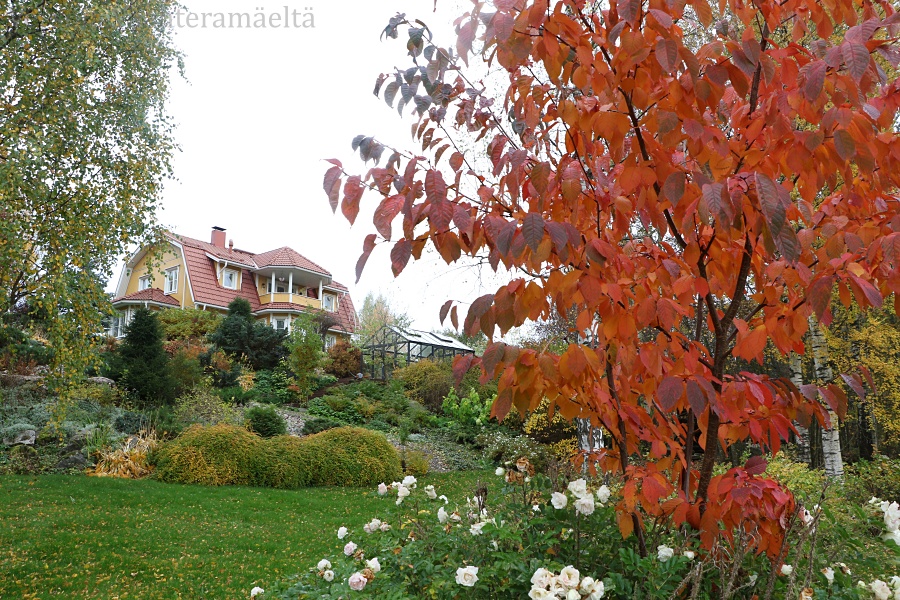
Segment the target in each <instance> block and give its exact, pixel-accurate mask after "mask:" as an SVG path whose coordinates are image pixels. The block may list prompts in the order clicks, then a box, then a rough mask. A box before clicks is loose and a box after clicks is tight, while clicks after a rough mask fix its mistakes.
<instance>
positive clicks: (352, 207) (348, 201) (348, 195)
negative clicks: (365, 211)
mask: <svg viewBox="0 0 900 600" xmlns="http://www.w3.org/2000/svg"><path fill="white" fill-rule="evenodd" d="M362 194H363V186H362V184H361V183H360V179H359V175H353V176H352V177H348V178H347V182H346V183H345V184H344V199H343V201H342V202H341V212H342V213H344V216H345V217H347V220H348V221H350V224H351V225H353V222H354V221H355V220H356V215H358V214H359V199H360V198H362Z"/></svg>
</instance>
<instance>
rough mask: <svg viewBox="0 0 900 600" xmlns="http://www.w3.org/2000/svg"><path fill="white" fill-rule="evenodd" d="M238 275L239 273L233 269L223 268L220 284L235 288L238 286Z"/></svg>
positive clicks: (230, 288)
mask: <svg viewBox="0 0 900 600" xmlns="http://www.w3.org/2000/svg"><path fill="white" fill-rule="evenodd" d="M238 276H239V273H238V272H237V271H235V270H234V269H225V270H224V271H223V272H222V286H223V287H226V288H228V289H229V290H236V289H237V288H238Z"/></svg>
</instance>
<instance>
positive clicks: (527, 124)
mask: <svg viewBox="0 0 900 600" xmlns="http://www.w3.org/2000/svg"><path fill="white" fill-rule="evenodd" d="M456 26H457V31H458V41H457V43H456V47H455V48H454V49H448V48H440V47H438V46H436V45H434V44H433V43H432V41H431V34H430V31H429V30H428V29H427V28H426V27H424V26H423V25H422V24H421V23H420V22H418V21H416V22H409V21H407V20H406V19H405V18H404V17H403V15H398V16H397V17H396V18H395V19H393V20H392V21H391V24H390V25H389V26H388V27H387V28H386V29H385V33H386V34H387V35H388V36H390V37H396V36H397V34H398V31H399V30H400V28H401V27H408V34H409V39H408V43H407V48H408V50H409V54H410V55H411V56H412V59H413V63H414V64H413V66H411V67H410V68H409V69H407V70H405V71H397V72H396V73H392V74H388V75H384V76H382V77H381V78H380V79H379V81H378V84H377V87H376V94H379V93H381V94H383V96H384V99H385V100H386V101H387V102H388V104H390V105H393V104H394V103H395V102H396V103H397V105H398V109H399V110H401V111H402V110H403V109H404V107H410V109H414V110H415V112H416V113H417V115H418V124H417V126H415V127H414V129H413V134H414V137H415V139H416V141H417V142H418V143H419V145H420V148H421V153H422V154H423V155H419V152H420V150H419V149H418V148H417V149H416V150H415V151H413V152H410V153H404V152H400V151H391V150H388V152H392V153H391V154H390V156H389V158H388V160H387V161H386V163H385V164H384V165H383V166H379V164H378V163H379V160H380V158H381V157H382V155H383V153H384V151H385V148H384V147H383V146H382V145H381V144H379V143H378V141H377V140H374V139H372V138H367V137H363V136H360V137H358V138H357V139H356V140H354V148H358V149H359V151H360V154H361V155H362V157H363V158H364V159H365V160H369V159H373V160H375V162H376V166H375V167H373V168H372V169H371V170H370V171H369V172H368V173H367V174H365V175H364V176H358V175H352V176H351V175H349V174H348V173H346V172H345V171H344V169H343V167H342V165H341V163H340V162H339V161H337V160H332V161H330V162H331V163H332V164H333V165H334V166H333V167H331V168H330V169H329V170H328V172H327V174H326V175H325V190H326V192H327V193H328V196H329V199H330V201H331V204H332V207H334V208H335V209H336V208H337V207H338V205H339V204H340V207H341V210H342V212H343V214H344V215H345V216H346V217H347V218H348V219H349V220H350V221H351V222H353V221H354V219H355V218H356V216H357V214H358V211H359V205H360V201H361V198H362V197H363V195H364V192H367V197H372V198H373V201H375V200H376V199H377V201H378V202H379V204H378V207H377V209H376V210H375V218H374V224H375V229H376V230H377V232H378V234H377V235H376V234H371V235H369V236H368V237H367V238H366V240H365V245H364V248H363V254H362V257H361V258H360V261H359V263H358V265H357V274H359V272H360V270H361V269H362V267H363V265H364V264H365V261H366V259H367V258H368V256H369V254H370V252H371V251H372V249H373V247H374V246H375V244H376V243H379V242H389V243H391V244H392V249H391V252H390V256H391V262H392V268H393V271H394V273H395V274H399V273H400V272H401V271H402V270H403V268H404V267H405V266H406V264H407V263H408V261H409V260H410V258H411V257H412V258H419V257H420V256H421V254H422V252H423V251H424V250H425V248H426V246H428V245H429V244H431V245H432V246H433V247H434V248H435V249H436V250H437V251H438V252H439V253H440V255H441V256H442V257H443V258H444V259H445V260H446V261H447V262H448V263H451V262H454V261H456V260H458V259H460V257H461V256H462V255H467V256H472V257H481V258H486V259H487V261H489V262H490V264H491V266H493V268H494V269H498V268H499V267H500V265H503V266H504V267H505V269H506V270H508V272H509V273H510V281H509V283H508V284H506V285H503V286H501V287H500V288H499V289H498V290H497V291H496V292H495V293H493V294H488V295H485V296H482V297H481V298H478V299H477V300H475V301H474V302H473V303H472V304H471V306H469V308H468V312H467V314H466V316H465V320H464V323H463V328H464V330H465V331H466V332H467V333H473V332H476V331H478V330H481V331H483V332H484V333H485V334H486V335H488V336H489V337H493V336H495V334H496V332H497V331H499V332H500V333H501V334H502V333H505V332H507V331H508V330H509V329H510V328H512V327H515V326H519V325H522V324H523V323H526V322H527V321H529V320H534V319H538V318H546V317H548V316H549V315H550V314H551V312H552V311H553V310H556V311H558V312H559V313H560V314H562V315H564V316H567V317H571V316H574V320H575V323H576V324H577V330H578V331H579V334H580V335H579V340H581V343H578V344H572V345H570V346H569V347H568V348H567V349H566V350H565V351H564V352H563V353H562V354H555V353H552V352H550V351H541V350H539V349H538V350H534V349H520V348H515V347H512V346H509V345H506V344H504V343H503V342H494V343H491V344H490V345H489V346H488V348H487V350H486V351H485V352H484V355H483V357H482V358H480V359H473V358H472V357H466V358H465V359H464V360H461V361H458V364H457V368H458V369H459V370H463V369H465V368H468V367H469V366H471V364H474V363H480V365H481V367H482V368H483V370H484V374H485V376H487V377H493V376H496V375H498V374H499V378H500V379H499V382H500V383H499V395H498V398H497V401H496V404H495V405H494V409H493V412H494V414H495V415H497V416H498V417H501V418H502V417H503V416H504V415H505V414H506V413H507V412H508V411H509V410H511V409H512V408H513V407H515V408H517V409H518V410H520V411H524V410H533V409H534V408H536V407H537V405H538V403H539V402H540V401H541V399H542V398H544V397H546V398H549V399H550V400H551V405H552V407H553V410H558V411H559V412H561V413H562V414H563V415H564V416H566V417H569V418H573V417H588V418H591V419H592V420H593V421H594V422H595V424H602V425H603V426H604V427H605V428H606V429H607V430H608V431H609V433H610V434H611V437H612V438H613V440H614V444H613V447H611V448H609V449H607V450H605V451H604V452H603V453H602V456H600V457H598V459H599V460H600V463H601V465H602V467H603V468H604V469H607V470H618V471H621V472H622V473H623V474H624V476H625V481H626V484H625V488H624V499H623V500H622V501H621V503H620V504H619V506H618V507H617V508H618V512H619V526H620V529H621V530H622V533H623V535H625V536H628V535H630V534H632V533H635V534H636V535H637V536H638V541H639V543H640V545H641V549H642V550H643V551H644V552H646V550H645V549H644V548H643V536H642V534H641V532H642V529H643V527H644V525H643V522H644V519H646V518H647V517H648V516H649V517H660V516H667V517H672V518H674V520H675V522H676V523H682V522H689V523H690V524H691V525H692V526H694V527H695V528H697V529H699V530H700V531H701V537H702V539H703V542H704V543H705V544H706V545H707V547H709V546H710V545H711V544H712V543H713V541H714V540H715V539H716V537H717V536H718V535H719V534H720V532H721V533H723V534H724V535H726V536H729V535H731V533H732V532H733V531H734V530H735V528H740V527H744V528H745V529H749V528H752V529H753V532H752V533H753V535H752V536H751V537H752V539H754V540H756V547H757V549H758V550H759V551H768V552H770V553H772V554H775V553H777V551H778V548H779V546H780V543H781V540H782V537H783V531H784V528H785V526H786V523H787V522H788V520H789V519H790V517H791V515H792V512H793V511H794V510H795V505H794V500H793V498H792V497H791V495H790V493H789V492H788V491H787V490H785V489H783V488H781V487H780V486H778V485H776V484H775V483H774V482H773V481H771V480H768V479H765V478H764V477H762V474H763V472H764V469H765V462H764V461H762V460H751V462H749V463H747V464H746V465H744V466H743V467H741V468H733V469H731V470H730V471H728V472H727V473H726V474H724V475H720V476H716V477H714V476H713V467H714V465H715V464H716V461H717V457H718V456H719V455H720V452H719V450H720V449H723V450H724V449H727V448H728V447H729V446H730V445H732V444H733V443H735V442H737V441H742V440H747V441H752V442H754V443H756V444H758V445H759V446H760V447H761V448H763V449H764V450H770V451H777V450H778V449H779V446H780V444H781V443H782V442H783V441H784V440H786V439H788V436H789V432H790V431H791V429H792V427H793V425H792V423H793V422H795V421H797V422H800V423H809V421H810V420H811V419H817V420H818V421H819V422H820V423H822V424H823V425H825V426H836V425H837V424H836V423H830V420H829V418H828V414H827V408H830V409H832V410H834V411H835V412H837V413H841V412H842V411H843V410H844V408H845V406H846V397H845V396H844V395H843V393H842V392H841V390H840V389H839V388H838V387H837V386H836V385H834V384H833V383H827V382H826V383H823V384H821V385H813V386H804V387H803V389H801V390H798V389H797V388H796V387H795V386H794V385H793V384H792V383H791V382H790V381H787V380H776V379H773V378H770V377H767V376H766V375H760V374H753V373H749V372H747V371H745V370H742V369H741V368H740V365H741V364H742V363H743V364H746V361H753V360H760V361H761V359H762V353H763V349H764V347H765V346H766V344H767V343H771V344H772V345H773V346H774V348H776V349H777V350H778V351H779V352H781V353H782V354H785V355H787V354H788V353H790V352H792V351H793V352H800V353H802V352H803V351H804V345H803V341H802V340H803V335H804V334H805V333H806V330H807V327H808V319H807V318H808V316H809V315H810V314H812V313H814V314H815V315H816V317H817V318H818V319H820V320H821V321H822V322H824V323H826V324H827V322H828V320H829V318H830V315H829V305H830V299H831V296H832V292H833V291H836V292H837V293H838V295H839V297H840V299H841V301H842V302H844V303H845V304H849V303H850V302H851V300H852V299H855V300H856V302H857V303H858V304H859V305H860V306H861V307H869V306H879V305H880V304H881V303H882V299H883V298H884V297H886V296H888V295H890V294H892V293H894V292H896V291H898V286H900V271H898V268H900V204H898V196H897V193H898V187H900V135H898V133H897V111H898V105H900V84H898V80H897V78H896V75H895V73H896V71H894V70H893V69H894V68H896V66H897V63H898V59H900V52H898V48H897V41H896V37H895V36H897V34H898V26H900V15H898V14H897V13H896V12H895V8H893V7H892V5H891V2H890V1H889V0H883V1H873V0H856V1H852V0H833V1H832V2H818V1H816V0H755V1H754V2H752V3H746V2H743V1H742V0H719V2H718V3H717V4H716V5H714V6H713V5H711V4H710V3H709V1H708V0H690V3H689V4H686V2H685V0H618V1H614V2H612V5H610V4H609V3H588V2H585V1H584V0H560V1H556V2H552V3H551V2H549V1H548V0H542V1H541V0H537V1H535V0H494V2H493V6H488V5H486V4H485V3H483V2H480V1H476V2H474V4H473V7H472V9H471V10H470V11H469V12H468V13H466V14H465V15H463V16H462V17H461V18H460V19H458V21H457V22H456ZM472 57H474V58H475V59H477V60H483V61H487V62H488V63H490V64H491V65H493V66H494V68H496V67H498V66H499V68H501V69H502V70H503V71H504V72H505V73H506V74H507V75H508V80H506V81H505V83H504V85H506V89H505V93H504V95H503V97H502V98H496V99H495V98H491V97H490V96H489V95H488V94H487V93H486V92H485V88H484V86H483V85H481V84H480V83H479V82H474V81H470V80H469V79H467V77H466V74H465V73H466V68H465V67H466V66H467V65H468V61H469V60H470V59H471V58H472ZM886 69H887V70H888V71H889V72H890V73H892V75H888V74H886ZM466 135H471V136H473V137H475V138H477V139H478V140H483V142H485V143H486V156H475V155H474V154H471V153H470V155H469V156H467V155H465V154H464V153H462V152H461V151H460V150H459V146H458V142H459V140H460V139H461V138H464V137H465V136H466ZM488 163H489V164H488ZM482 166H485V168H482ZM398 216H399V217H401V219H398V220H400V221H401V223H400V226H399V227H397V228H396V229H395V228H394V227H393V226H392V224H393V222H394V220H395V217H398ZM441 312H442V314H441V317H442V319H443V318H444V317H446V316H447V314H448V313H449V315H450V318H451V320H452V321H453V323H454V325H456V324H457V307H456V306H452V307H451V305H450V303H448V304H447V305H445V306H444V308H443V309H442V311H441ZM826 407H827V408H826ZM701 449H702V451H703V458H702V461H700V462H699V464H697V463H695V462H692V456H693V455H694V453H695V451H699V450H701ZM638 459H639V460H638Z"/></svg>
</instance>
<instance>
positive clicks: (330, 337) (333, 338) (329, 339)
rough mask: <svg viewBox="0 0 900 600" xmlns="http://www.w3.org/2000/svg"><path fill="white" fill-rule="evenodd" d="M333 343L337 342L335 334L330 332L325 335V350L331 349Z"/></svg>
mask: <svg viewBox="0 0 900 600" xmlns="http://www.w3.org/2000/svg"><path fill="white" fill-rule="evenodd" d="M335 344H337V336H335V335H334V334H332V333H329V334H328V335H326V336H325V350H331V347H332V346H334V345H335Z"/></svg>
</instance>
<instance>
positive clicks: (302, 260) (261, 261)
mask: <svg viewBox="0 0 900 600" xmlns="http://www.w3.org/2000/svg"><path fill="white" fill-rule="evenodd" d="M253 260H254V262H255V263H256V266H257V267H259V268H263V267H298V268H300V269H306V270H307V271H314V272H316V273H321V274H322V275H328V276H329V277H330V276H331V273H329V272H328V271H326V270H325V269H323V268H322V267H320V266H319V265H317V264H316V263H314V262H313V261H311V260H309V259H308V258H306V257H304V256H302V255H301V254H300V253H299V252H297V251H295V250H293V249H291V248H288V247H287V246H283V247H281V248H278V249H277V250H269V251H268V252H263V253H262V254H256V255H254V257H253Z"/></svg>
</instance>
